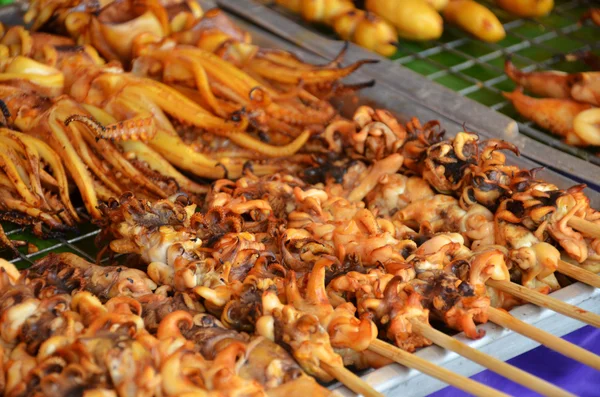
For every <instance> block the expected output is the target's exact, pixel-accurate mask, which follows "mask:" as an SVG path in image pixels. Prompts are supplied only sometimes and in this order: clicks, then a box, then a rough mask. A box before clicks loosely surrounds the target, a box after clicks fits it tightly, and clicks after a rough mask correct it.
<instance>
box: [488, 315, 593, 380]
mask: <svg viewBox="0 0 600 397" xmlns="http://www.w3.org/2000/svg"><path fill="white" fill-rule="evenodd" d="M488 318H489V320H490V321H491V322H493V323H495V324H498V325H499V326H501V327H504V328H508V329H510V330H513V331H515V332H518V333H520V334H521V335H524V336H526V337H528V338H530V339H533V340H534V341H536V342H538V343H541V344H542V345H544V346H546V347H548V348H550V349H552V350H554V351H556V352H559V353H561V354H562V355H564V356H567V357H570V358H572V359H573V360H575V361H579V362H580V363H583V364H585V365H589V366H590V367H592V368H595V369H597V370H599V371H600V356H597V355H595V354H594V353H592V352H590V351H588V350H585V349H582V348H581V347H579V346H577V345H574V344H573V343H570V342H567V341H566V340H564V339H561V338H559V337H558V336H555V335H552V334H550V333H548V332H546V331H542V330H541V329H539V328H536V327H534V326H533V325H530V324H527V323H525V322H523V321H521V320H519V319H517V318H515V317H513V316H511V315H510V314H509V313H508V312H506V311H504V310H499V309H495V308H493V307H490V308H489V309H488Z"/></svg>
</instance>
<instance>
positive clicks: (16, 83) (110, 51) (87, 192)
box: [0, 0, 371, 240]
mask: <svg viewBox="0 0 600 397" xmlns="http://www.w3.org/2000/svg"><path fill="white" fill-rule="evenodd" d="M25 20H26V22H30V23H31V24H32V28H31V30H30V31H28V30H26V29H25V28H24V27H22V26H13V27H9V26H0V98H1V101H0V110H1V111H2V115H1V116H0V142H1V144H0V147H1V149H0V166H1V170H0V185H1V186H2V189H1V191H2V192H1V193H0V211H2V219H3V220H9V221H13V222H15V223H18V224H21V225H33V226H34V231H35V232H36V234H38V235H52V233H56V232H63V231H67V230H71V229H73V228H74V227H75V226H76V224H77V223H78V222H79V221H80V220H81V218H82V216H86V217H87V216H89V217H91V218H92V219H97V218H98V217H99V216H101V214H100V212H99V210H98V205H99V203H100V202H102V201H107V200H108V199H109V198H111V197H118V196H120V195H121V194H123V193H125V192H128V191H132V192H134V193H135V194H136V195H137V196H138V197H141V198H147V199H154V200H155V199H165V198H167V197H169V196H171V195H173V194H176V193H179V192H185V193H186V194H188V195H189V197H191V198H192V199H193V200H196V201H197V200H199V199H200V198H201V197H202V196H203V195H204V194H205V193H206V192H207V188H206V186H205V185H204V181H205V180H206V179H219V178H238V177H239V176H241V175H242V173H243V169H244V167H245V166H247V165H248V164H249V163H251V164H252V167H253V170H254V172H255V173H256V174H257V175H268V174H272V173H274V172H276V171H278V170H280V169H288V170H296V171H298V170H300V169H301V168H302V166H303V165H310V164H312V157H311V155H310V144H311V140H313V138H314V136H315V135H318V134H320V133H322V132H323V130H324V129H325V127H326V125H327V124H328V123H329V122H330V121H332V120H336V119H338V118H340V116H339V115H338V112H337V110H336V109H335V108H334V107H333V105H332V104H331V103H330V101H329V100H330V99H331V98H333V97H336V96H339V95H345V94H348V93H352V92H353V91H354V90H356V89H359V88H361V87H362V86H363V85H361V84H358V85H344V84H343V83H342V82H341V81H340V79H341V78H343V77H345V76H347V75H349V74H350V73H352V72H353V71H354V70H356V69H357V68H358V67H360V66H361V65H362V64H364V63H368V62H369V61H361V62H357V63H354V64H352V65H350V66H347V67H342V66H340V62H341V59H342V57H343V53H342V54H340V57H338V58H337V59H335V60H333V61H332V62H331V63H329V64H327V65H322V66H316V65H311V64H307V63H304V62H302V61H301V60H299V59H298V58H296V57H295V56H293V55H292V54H290V53H287V52H284V51H279V50H270V49H264V48H260V47H258V46H256V45H254V44H252V43H251V42H250V36H249V34H248V33H247V32H245V31H243V30H241V29H240V28H239V27H238V26H237V25H235V24H234V23H233V22H232V21H231V20H229V19H228V17H227V16H226V15H225V14H224V13H223V12H221V11H220V10H218V9H212V10H208V11H207V12H205V13H204V12H203V10H201V9H200V8H199V6H198V4H197V3H196V2H194V1H189V2H183V1H169V2H164V4H161V3H160V2H158V1H156V0H142V1H138V0H135V1H134V0H117V1H113V2H78V1H75V2H73V1H64V2H61V1H50V2H48V1H45V0H42V1H33V2H32V3H31V4H30V8H29V11H28V13H27V14H26V16H25ZM47 32H51V33H47ZM123 32H127V33H126V34H123ZM369 84H371V83H366V85H367V86H368V85H369ZM71 193H78V196H80V200H79V197H77V198H78V205H76V206H75V205H74V204H73V203H72V202H71V200H72V198H73V197H72V194H71ZM79 202H82V204H83V206H84V207H85V214H83V213H78V212H77V211H76V210H75V209H74V208H75V207H79ZM2 235H3V234H2ZM3 239H4V240H5V236H4V235H3Z"/></svg>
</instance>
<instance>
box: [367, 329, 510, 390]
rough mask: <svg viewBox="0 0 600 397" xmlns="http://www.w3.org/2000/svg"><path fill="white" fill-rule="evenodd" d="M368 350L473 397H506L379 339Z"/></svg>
mask: <svg viewBox="0 0 600 397" xmlns="http://www.w3.org/2000/svg"><path fill="white" fill-rule="evenodd" d="M369 350H371V351H373V352H375V353H377V354H379V355H381V356H384V357H387V358H389V359H390V360H394V361H395V362H397V363H398V364H401V365H404V366H406V367H410V368H414V369H416V370H417V371H420V372H422V373H424V374H426V375H429V376H431V377H434V378H436V379H439V380H441V381H442V382H445V383H447V384H449V385H452V386H454V387H456V388H458V389H461V390H463V391H465V392H467V393H469V394H472V395H474V396H485V397H488V396H490V397H500V396H507V394H504V393H502V392H500V391H498V390H495V389H492V388H491V387H489V386H486V385H483V384H481V383H479V382H476V381H474V380H473V379H469V378H467V377H465V376H462V375H458V374H456V373H454V372H452V371H449V370H447V369H446V368H443V367H440V366H438V365H435V364H433V363H430V362H429V361H427V360H424V359H422V358H421V357H419V356H415V355H414V354H411V353H408V352H406V351H404V350H402V349H400V348H398V347H396V346H394V345H390V344H389V343H386V342H383V341H381V340H379V339H375V340H374V341H373V342H371V346H369Z"/></svg>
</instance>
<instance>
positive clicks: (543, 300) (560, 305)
mask: <svg viewBox="0 0 600 397" xmlns="http://www.w3.org/2000/svg"><path fill="white" fill-rule="evenodd" d="M486 284H487V285H489V286H490V287H493V288H496V289H499V290H501V291H504V292H507V293H509V294H511V295H514V296H516V297H517V298H520V299H523V300H525V301H527V302H531V303H533V304H535V305H538V306H541V307H546V308H548V309H551V310H554V311H555V312H557V313H561V314H564V315H565V316H568V317H571V318H574V319H576V320H579V321H582V322H584V323H587V324H590V325H593V326H594V327H597V328H600V316H599V315H597V314H595V313H591V312H588V311H587V310H583V309H581V308H579V307H577V306H573V305H570V304H568V303H565V302H563V301H560V300H558V299H555V298H552V297H551V296H548V295H544V294H541V293H539V292H537V291H534V290H532V289H529V288H526V287H523V286H521V285H519V284H515V283H512V282H510V281H497V280H492V279H489V280H488V281H487V282H486Z"/></svg>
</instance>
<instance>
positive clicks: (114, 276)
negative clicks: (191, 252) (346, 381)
mask: <svg viewBox="0 0 600 397" xmlns="http://www.w3.org/2000/svg"><path fill="white" fill-rule="evenodd" d="M25 275H26V277H27V278H28V279H29V280H40V279H43V280H47V281H46V287H45V288H47V289H48V290H49V291H52V289H55V290H56V292H53V294H56V293H62V294H68V295H73V294H79V293H81V292H90V293H93V294H94V296H96V297H97V298H98V299H100V301H102V302H107V301H108V303H110V302H111V301H117V300H123V299H129V298H134V299H135V300H136V302H138V303H137V304H138V305H140V304H141V309H139V311H140V312H141V314H140V316H141V317H142V319H143V322H144V326H145V328H146V330H147V331H148V332H150V333H151V334H153V335H154V334H156V336H157V338H158V339H159V340H161V341H167V340H173V339H175V340H177V339H185V340H188V341H190V342H193V343H194V345H195V349H197V350H199V351H200V353H201V354H202V355H203V356H204V357H205V358H206V359H207V360H218V359H219V357H221V356H223V355H227V353H226V351H230V350H231V349H232V346H240V345H243V346H245V354H246V356H245V358H244V360H243V361H242V362H239V361H238V362H237V363H236V365H237V366H238V369H237V370H236V371H235V373H236V374H239V376H240V377H241V378H243V379H244V380H245V381H246V382H247V383H250V385H251V384H252V383H256V382H258V383H260V384H261V385H262V386H263V387H264V388H265V389H267V391H268V393H269V395H273V396H278V395H285V393H286V390H289V389H290V387H293V385H294V384H298V386H299V387H300V386H301V387H305V388H310V389H311V390H313V391H314V392H315V393H316V395H318V396H321V395H325V394H327V393H326V391H325V390H324V389H322V388H321V387H319V386H318V385H317V384H316V383H315V382H314V381H313V380H311V379H310V378H308V377H307V376H306V375H304V374H302V373H301V370H300V368H299V367H298V366H297V364H295V363H294V362H293V361H292V359H291V357H289V356H288V355H287V352H285V351H284V350H283V349H282V348H281V347H279V346H277V345H274V344H272V343H271V342H269V341H267V340H264V339H263V338H260V337H254V338H250V337H249V336H248V335H246V334H243V333H237V332H235V331H232V330H227V329H225V328H224V327H223V326H222V325H221V324H220V323H219V322H218V321H217V320H216V319H215V318H214V317H212V316H211V315H209V314H206V313H203V311H204V309H203V308H202V306H201V305H200V304H199V303H198V302H195V301H194V300H193V299H191V297H190V296H189V295H187V294H176V295H174V296H167V295H166V291H161V290H160V289H158V290H157V289H156V288H157V286H156V285H155V284H154V283H153V282H152V281H151V280H150V279H149V278H148V277H147V276H146V275H145V274H144V273H143V272H141V271H139V270H135V269H129V268H125V267H122V266H112V267H106V266H97V265H93V264H91V263H88V262H87V261H85V260H83V259H82V258H80V257H78V256H76V255H74V254H69V253H65V254H51V255H49V256H47V257H45V258H43V259H42V260H40V261H38V262H36V263H35V264H34V265H33V267H32V268H30V269H29V270H28V271H27V272H26V273H25ZM163 289H164V288H163ZM188 344H189V342H188ZM186 349H187V345H186ZM240 366H241V369H240ZM273 366H277V367H278V368H280V369H281V371H282V372H283V373H280V372H278V371H273V370H272V369H269V367H271V368H272V367H273ZM230 387H233V388H235V386H234V385H230Z"/></svg>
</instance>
